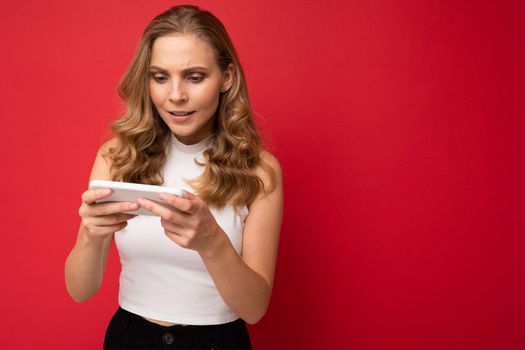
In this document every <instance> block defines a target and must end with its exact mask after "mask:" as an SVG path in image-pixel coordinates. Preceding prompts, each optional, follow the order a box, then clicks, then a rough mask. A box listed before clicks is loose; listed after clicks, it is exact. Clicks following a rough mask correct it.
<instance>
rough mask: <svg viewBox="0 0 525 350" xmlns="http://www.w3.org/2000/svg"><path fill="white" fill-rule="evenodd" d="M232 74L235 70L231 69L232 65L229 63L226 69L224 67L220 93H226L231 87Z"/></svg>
mask: <svg viewBox="0 0 525 350" xmlns="http://www.w3.org/2000/svg"><path fill="white" fill-rule="evenodd" d="M234 74H235V68H234V67H233V63H230V64H229V65H228V67H226V69H225V70H224V73H223V81H222V86H221V92H226V91H228V90H229V89H230V88H231V87H232V85H233V75H234Z"/></svg>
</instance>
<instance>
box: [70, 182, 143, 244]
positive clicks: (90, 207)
mask: <svg viewBox="0 0 525 350" xmlns="http://www.w3.org/2000/svg"><path fill="white" fill-rule="evenodd" d="M111 192H112V191H111V189H109V188H107V189H96V190H87V191H85V192H84V193H82V205H81V206H80V208H79V209H78V214H79V215H80V217H81V218H82V225H84V226H85V227H86V237H87V238H88V239H90V240H92V241H97V242H101V241H103V240H104V239H105V238H107V237H109V236H110V235H111V234H113V233H115V232H116V231H119V230H122V229H123V228H124V227H126V225H127V224H128V222H127V220H129V219H132V218H134V217H135V216H136V215H133V214H125V213H123V212H124V211H131V210H136V209H138V208H139V206H138V204H137V203H135V202H106V203H95V201H96V200H98V199H101V198H104V197H107V196H109V195H110V194H111Z"/></svg>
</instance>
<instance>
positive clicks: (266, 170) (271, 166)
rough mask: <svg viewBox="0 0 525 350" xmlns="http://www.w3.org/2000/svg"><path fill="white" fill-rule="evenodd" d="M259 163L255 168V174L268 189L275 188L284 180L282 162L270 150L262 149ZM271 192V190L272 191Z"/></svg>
mask: <svg viewBox="0 0 525 350" xmlns="http://www.w3.org/2000/svg"><path fill="white" fill-rule="evenodd" d="M259 159H260V160H261V161H260V162H259V165H258V166H257V167H256V169H255V175H257V177H259V178H260V179H261V180H262V182H263V183H264V187H265V188H267V189H272V190H273V189H275V188H276V187H279V186H280V184H281V182H282V171H281V164H280V163H279V160H278V159H277V157H275V156H274V155H273V154H272V153H270V152H269V151H268V150H264V149H263V150H261V152H260V153H259ZM270 192H271V191H270Z"/></svg>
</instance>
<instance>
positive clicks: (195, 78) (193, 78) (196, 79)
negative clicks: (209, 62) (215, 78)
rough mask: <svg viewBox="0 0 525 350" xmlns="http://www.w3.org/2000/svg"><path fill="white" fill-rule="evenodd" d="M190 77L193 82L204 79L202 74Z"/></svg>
mask: <svg viewBox="0 0 525 350" xmlns="http://www.w3.org/2000/svg"><path fill="white" fill-rule="evenodd" d="M189 78H190V81H191V82H192V83H200V82H201V81H202V79H204V78H203V77H201V76H200V75H192V76H190V77H189Z"/></svg>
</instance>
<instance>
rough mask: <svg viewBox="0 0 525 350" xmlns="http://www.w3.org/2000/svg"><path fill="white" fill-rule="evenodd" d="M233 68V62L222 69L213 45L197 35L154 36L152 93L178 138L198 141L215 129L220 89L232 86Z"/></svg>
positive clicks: (156, 105)
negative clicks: (155, 37) (214, 121)
mask: <svg viewBox="0 0 525 350" xmlns="http://www.w3.org/2000/svg"><path fill="white" fill-rule="evenodd" d="M232 69H233V67H232V65H230V66H229V67H228V69H227V70H226V71H225V72H222V71H221V70H220V68H219V66H218V64H217V62H216V60H215V55H214V52H213V49H212V48H211V47H210V45H208V43H206V42H205V41H203V40H202V39H200V38H198V37H196V36H193V35H181V34H174V35H166V36H162V37H159V38H157V39H156V40H155V42H154V43H153V47H152V51H151V64H150V68H149V93H150V97H151V100H152V102H153V104H154V105H155V107H156V108H157V111H158V112H159V115H160V116H161V118H162V120H164V122H165V123H166V124H167V125H168V127H169V128H170V129H171V131H172V132H173V133H174V134H175V136H176V137H177V139H178V140H179V141H181V142H182V143H185V144H188V145H189V144H195V143H198V142H200V141H202V140H204V139H205V138H206V137H208V136H209V135H210V134H211V133H212V126H213V116H214V114H215V112H216V110H217V107H218V105H219V93H220V92H221V89H223V90H227V89H229V88H230V86H231V83H232ZM188 112H189V113H190V114H187V113H188Z"/></svg>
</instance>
